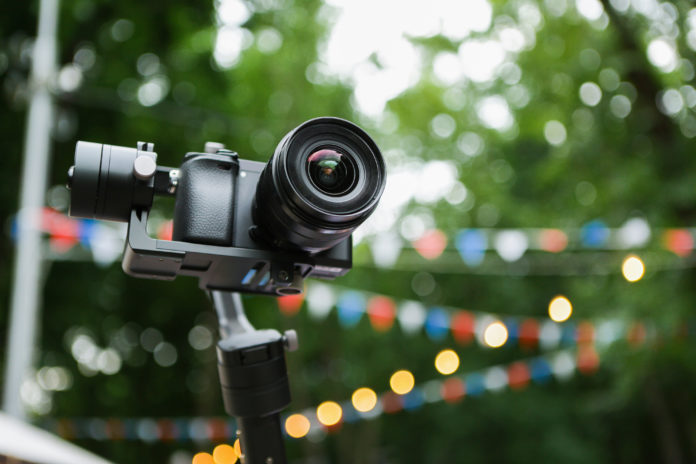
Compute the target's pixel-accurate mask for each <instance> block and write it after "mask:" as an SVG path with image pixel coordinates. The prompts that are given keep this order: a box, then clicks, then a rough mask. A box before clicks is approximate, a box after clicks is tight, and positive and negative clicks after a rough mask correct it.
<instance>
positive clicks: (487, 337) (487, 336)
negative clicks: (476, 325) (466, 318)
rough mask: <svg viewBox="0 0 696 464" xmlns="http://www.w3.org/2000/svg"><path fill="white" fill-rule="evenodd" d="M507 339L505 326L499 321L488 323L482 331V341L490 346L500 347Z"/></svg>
mask: <svg viewBox="0 0 696 464" xmlns="http://www.w3.org/2000/svg"><path fill="white" fill-rule="evenodd" d="M507 339H508V331H507V327H505V324H503V323H502V322H500V321H496V322H493V323H491V324H489V325H488V327H486V330H484V331H483V341H484V342H485V343H486V345H488V346H490V347H491V348H500V347H501V346H503V345H504V344H505V342H506V341H507Z"/></svg>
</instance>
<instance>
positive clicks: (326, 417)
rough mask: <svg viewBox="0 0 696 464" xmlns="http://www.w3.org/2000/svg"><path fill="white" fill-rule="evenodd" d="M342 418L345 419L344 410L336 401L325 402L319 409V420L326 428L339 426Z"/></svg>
mask: <svg viewBox="0 0 696 464" xmlns="http://www.w3.org/2000/svg"><path fill="white" fill-rule="evenodd" d="M341 417H343V409H341V406H340V405H339V404H338V403H336V402H335V401H324V402H323V403H321V404H320V405H319V406H318V407H317V419H319V422H321V424H322V425H325V426H326V427H331V426H332V425H336V424H338V423H339V421H340V420H341Z"/></svg>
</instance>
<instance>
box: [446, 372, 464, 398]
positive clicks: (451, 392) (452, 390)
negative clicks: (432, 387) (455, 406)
mask: <svg viewBox="0 0 696 464" xmlns="http://www.w3.org/2000/svg"><path fill="white" fill-rule="evenodd" d="M465 394H466V385H464V382H462V380H461V379H459V378H457V377H451V378H449V379H447V380H445V381H444V382H442V399H443V400H445V401H447V402H448V403H456V402H458V401H461V400H462V398H464V395H465Z"/></svg>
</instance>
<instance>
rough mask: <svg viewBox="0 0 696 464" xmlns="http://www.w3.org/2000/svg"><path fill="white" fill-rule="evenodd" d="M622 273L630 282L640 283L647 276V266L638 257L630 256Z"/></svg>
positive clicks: (622, 267) (624, 262)
mask: <svg viewBox="0 0 696 464" xmlns="http://www.w3.org/2000/svg"><path fill="white" fill-rule="evenodd" d="M621 272H622V273H623V276H624V278H625V279H626V280H628V281H629V282H638V281H639V280H640V279H642V278H643V276H644V275H645V264H643V261H642V260H641V259H640V258H639V257H638V256H636V255H630V256H627V257H626V259H624V261H623V264H622V265H621Z"/></svg>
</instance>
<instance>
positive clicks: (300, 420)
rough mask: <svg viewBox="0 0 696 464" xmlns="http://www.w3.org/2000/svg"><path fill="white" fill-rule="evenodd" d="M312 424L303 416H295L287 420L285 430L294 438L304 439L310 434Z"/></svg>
mask: <svg viewBox="0 0 696 464" xmlns="http://www.w3.org/2000/svg"><path fill="white" fill-rule="evenodd" d="M309 428H310V423H309V419H307V418H306V417H305V416H304V415H302V414H293V415H291V416H289V417H288V418H287V419H285V430H286V431H287V432H288V435H290V436H291V437H292V438H302V437H304V436H305V435H307V434H308V433H309Z"/></svg>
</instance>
